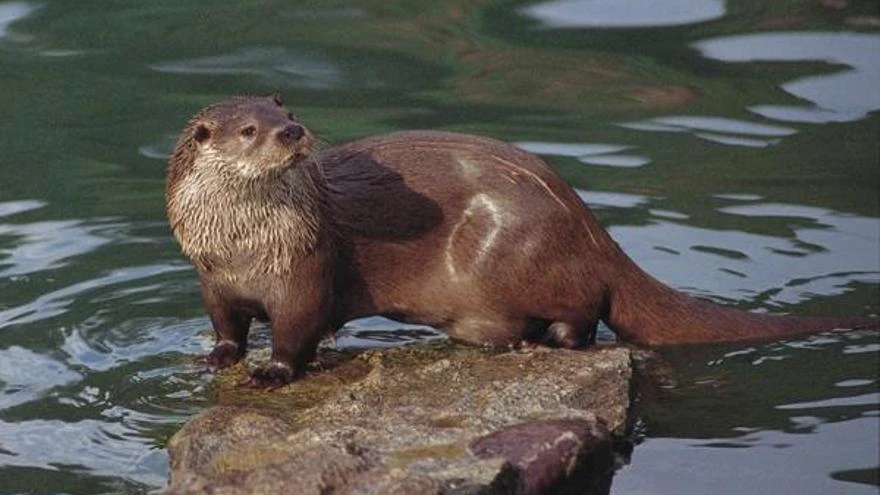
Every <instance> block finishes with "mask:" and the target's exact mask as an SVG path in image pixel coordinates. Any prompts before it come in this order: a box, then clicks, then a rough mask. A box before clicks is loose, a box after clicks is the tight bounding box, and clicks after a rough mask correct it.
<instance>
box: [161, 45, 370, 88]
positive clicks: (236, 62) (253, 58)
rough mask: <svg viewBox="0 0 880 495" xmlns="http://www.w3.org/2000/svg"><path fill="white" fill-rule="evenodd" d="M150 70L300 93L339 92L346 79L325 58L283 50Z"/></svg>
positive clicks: (239, 53) (244, 52)
mask: <svg viewBox="0 0 880 495" xmlns="http://www.w3.org/2000/svg"><path fill="white" fill-rule="evenodd" d="M153 68H154V69H156V70H157V71H159V72H168V73H172V74H190V75H209V76H222V75H250V76H257V77H259V78H262V79H264V80H266V81H267V82H269V83H270V84H281V85H283V86H284V87H294V88H302V89H330V88H339V87H340V86H342V85H343V83H344V82H345V81H346V79H347V77H346V74H345V73H344V72H343V70H342V68H340V67H338V66H336V65H333V64H331V63H330V62H329V61H328V60H327V59H326V58H324V57H314V56H309V55H307V54H304V53H302V52H295V51H291V50H286V49H284V48H242V49H240V50H238V51H236V52H235V53H231V54H229V55H218V56H215V57H204V58H198V59H194V60H186V61H181V62H165V63H160V64H156V65H154V66H153ZM374 83H375V81H374Z"/></svg>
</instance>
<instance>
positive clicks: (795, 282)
mask: <svg viewBox="0 0 880 495" xmlns="http://www.w3.org/2000/svg"><path fill="white" fill-rule="evenodd" d="M728 197H729V196H728ZM586 199H588V200H589V197H587V198H586ZM644 201H647V199H645V200H644ZM618 203H619V202H618ZM718 211H720V212H722V213H726V214H730V215H741V216H745V217H755V216H772V217H779V218H788V219H791V221H790V225H791V227H790V229H791V230H790V232H789V233H788V235H787V236H784V237H783V236H778V237H777V236H768V235H759V234H749V233H747V232H739V231H732V230H728V231H719V230H709V229H704V228H699V227H694V226H690V225H685V224H680V223H677V222H668V221H665V220H663V218H665V217H667V216H666V215H659V217H660V218H659V219H657V220H654V221H652V222H651V223H650V224H649V225H646V226H639V227H629V226H615V227H612V228H611V229H610V231H611V234H612V236H614V238H615V239H616V240H617V241H618V242H619V243H621V244H622V245H624V246H626V249H627V253H628V254H629V255H630V256H631V257H632V258H633V259H634V260H635V261H636V262H637V263H638V264H639V265H641V266H642V267H643V268H644V269H645V270H647V271H648V272H650V273H651V274H652V275H654V276H656V277H657V278H659V279H660V280H663V281H664V282H666V283H668V284H670V285H672V286H674V287H679V288H685V289H687V290H688V291H690V292H695V293H700V294H703V295H705V296H709V297H721V298H724V299H728V300H733V301H736V300H740V299H746V300H750V301H754V302H760V304H761V305H762V306H765V307H767V306H770V307H772V306H780V305H787V304H796V303H798V302H803V301H806V300H809V299H810V298H812V297H815V296H816V295H836V294H842V293H845V292H847V291H849V290H850V284H852V283H853V282H863V283H878V282H880V258H878V257H877V256H876V255H875V254H876V252H877V246H878V245H880V220H878V219H876V218H867V217H859V216H855V215H844V214H841V213H838V212H834V211H830V210H825V209H821V208H810V207H804V206H799V205H782V204H771V203H757V204H755V203H749V204H745V205H735V206H726V207H721V208H719V209H718ZM804 220H806V222H804ZM683 253H687V255H682V254H683ZM694 273H699V281H698V282H699V283H698V284H697V283H695V282H696V281H695V280H694V278H693V274H694ZM793 273H796V274H798V278H797V279H792V278H791V274H793Z"/></svg>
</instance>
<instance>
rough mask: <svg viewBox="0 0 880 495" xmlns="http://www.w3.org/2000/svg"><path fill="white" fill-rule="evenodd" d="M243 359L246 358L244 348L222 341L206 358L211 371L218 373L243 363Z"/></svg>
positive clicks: (228, 341)
mask: <svg viewBox="0 0 880 495" xmlns="http://www.w3.org/2000/svg"><path fill="white" fill-rule="evenodd" d="M242 357H244V347H242V346H239V345H238V344H236V343H235V342H232V341H230V340H221V341H220V342H217V344H216V345H214V348H213V349H211V352H210V354H208V355H207V356H206V357H205V362H206V363H208V368H210V369H211V371H217V370H221V369H223V368H227V367H229V366H232V365H233V364H235V363H237V362H239V361H241V358H242Z"/></svg>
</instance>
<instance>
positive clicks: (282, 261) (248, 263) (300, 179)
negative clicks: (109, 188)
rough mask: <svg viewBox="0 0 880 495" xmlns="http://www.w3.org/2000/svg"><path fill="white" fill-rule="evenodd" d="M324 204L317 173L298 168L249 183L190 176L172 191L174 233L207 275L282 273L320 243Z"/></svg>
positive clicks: (212, 173)
mask: <svg viewBox="0 0 880 495" xmlns="http://www.w3.org/2000/svg"><path fill="white" fill-rule="evenodd" d="M320 205H321V199H320V191H319V185H318V184H317V182H316V180H315V173H314V171H312V170H310V169H309V166H308V164H300V165H299V166H297V167H295V168H294V169H291V170H287V171H285V172H283V173H281V174H279V175H277V176H275V177H271V178H266V179H264V180H249V179H244V178H241V177H239V176H232V175H228V174H227V175H223V174H221V173H218V171H217V170H216V169H213V170H208V171H204V170H192V171H191V172H190V173H189V174H187V175H186V176H184V177H182V178H180V180H179V181H178V182H177V183H176V184H173V185H171V187H169V188H168V197H167V208H168V219H169V221H170V224H171V229H172V231H173V232H174V235H175V237H176V238H177V240H178V241H179V242H180V245H181V247H182V249H183V251H184V253H186V254H187V255H188V256H189V257H190V259H192V261H193V263H195V265H196V266H197V267H198V268H199V269H200V270H204V271H208V272H211V271H217V270H226V271H238V268H239V267H247V269H248V271H250V272H254V271H257V272H265V273H281V272H284V271H286V270H287V268H289V266H290V264H291V263H292V262H293V260H294V259H295V258H296V257H297V256H302V255H303V254H307V253H311V252H312V251H313V250H314V249H315V247H316V245H317V243H318V238H319V234H320V232H319V228H320V224H319V219H320V218H321V211H320V209H321V208H320Z"/></svg>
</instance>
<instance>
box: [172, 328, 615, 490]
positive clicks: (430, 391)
mask: <svg viewBox="0 0 880 495" xmlns="http://www.w3.org/2000/svg"><path fill="white" fill-rule="evenodd" d="M322 366H323V367H324V368H327V369H324V370H321V371H317V372H310V373H308V374H307V376H305V377H304V378H303V379H301V380H299V381H297V382H295V383H293V384H291V385H289V386H287V387H285V388H283V389H280V390H277V391H274V392H268V393H267V392H258V391H252V390H246V389H242V388H236V387H234V386H232V385H231V383H234V382H235V381H237V380H238V379H239V378H240V377H241V376H243V374H244V372H245V370H244V369H243V367H238V368H237V369H235V370H233V371H232V372H229V373H224V374H223V377H222V378H221V380H219V384H218V402H219V403H220V405H217V406H214V407H212V408H210V409H208V410H206V411H204V412H203V413H201V414H199V415H197V416H196V417H194V418H193V419H191V420H190V421H189V422H188V423H187V424H186V425H184V427H183V428H182V429H181V430H180V431H179V432H178V433H177V434H175V435H174V437H172V438H171V440H170V441H169V443H168V450H169V452H170V455H171V482H170V486H169V488H168V490H167V493H170V494H183V493H214V494H239V493H241V494H244V493H298V494H312V493H314V494H322V493H337V494H347V493H350V494H374V493H375V494H394V493H400V494H421V493H426V494H427V493H438V494H439V493H443V494H472V493H487V494H489V493H491V494H504V493H517V494H539V493H608V490H609V487H610V480H611V476H612V474H613V468H614V460H613V450H612V437H611V434H612V432H616V433H623V432H624V431H625V430H626V428H627V427H628V425H627V416H626V415H627V410H628V408H629V395H630V379H631V363H630V352H629V350H627V349H626V348H622V347H604V348H601V347H600V348H595V349H591V350H586V351H568V350H561V349H557V350H549V349H533V350H528V351H518V352H507V353H502V354H498V353H492V352H489V351H485V350H481V349H475V348H463V347H455V346H449V345H443V346H422V347H407V348H398V349H392V350H384V351H370V352H366V353H363V354H361V355H359V356H357V357H355V358H353V359H348V360H345V361H342V362H324V363H323V365H322Z"/></svg>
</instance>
